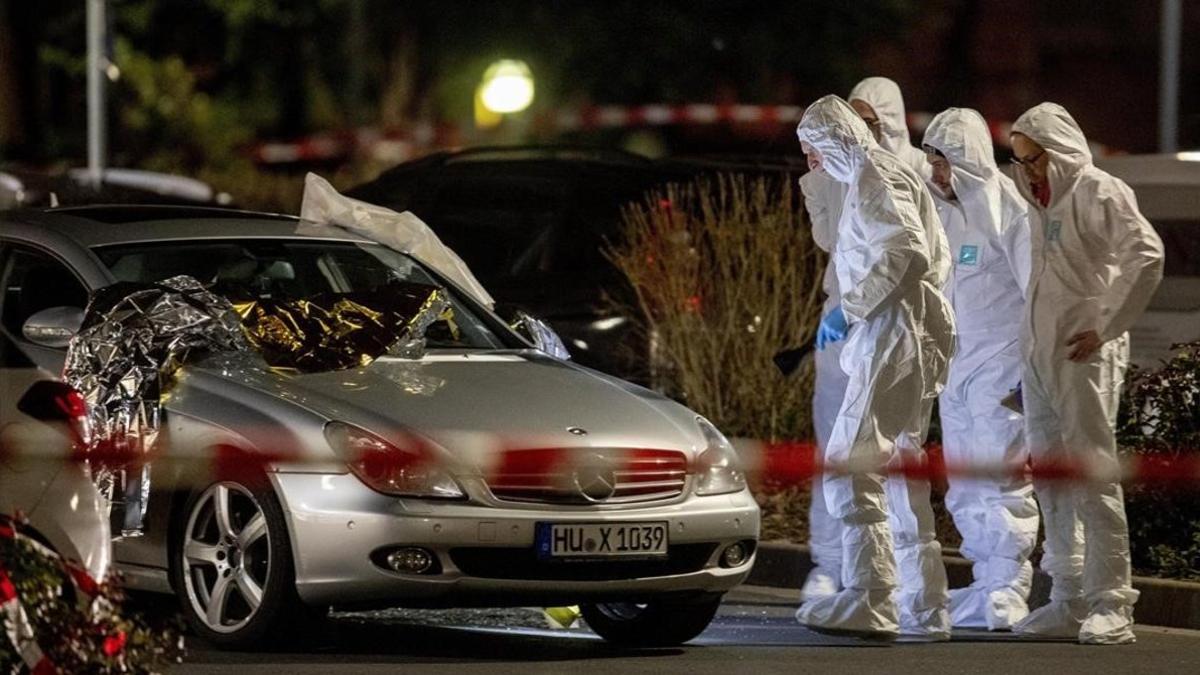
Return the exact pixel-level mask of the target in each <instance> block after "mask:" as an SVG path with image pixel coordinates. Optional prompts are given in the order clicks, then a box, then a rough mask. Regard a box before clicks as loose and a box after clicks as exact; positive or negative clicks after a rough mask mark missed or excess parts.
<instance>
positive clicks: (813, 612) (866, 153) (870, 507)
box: [796, 96, 954, 639]
mask: <svg viewBox="0 0 1200 675" xmlns="http://www.w3.org/2000/svg"><path fill="white" fill-rule="evenodd" d="M796 133H797V136H798V137H799V139H800V141H801V142H802V143H805V144H808V145H809V146H811V147H812V148H813V149H814V150H815V151H817V152H818V153H819V154H820V156H821V160H822V168H823V170H824V172H825V173H827V174H828V175H829V176H831V177H832V178H834V179H835V180H837V181H839V182H842V183H844V184H845V185H846V186H847V194H846V201H845V202H844V204H843V209H842V217H841V221H840V223H839V225H838V237H837V245H836V247H835V250H834V259H835V261H836V266H837V276H838V287H839V290H840V296H841V307H842V311H843V312H844V313H845V315H846V317H847V318H848V319H849V321H850V327H849V335H848V337H847V339H846V344H845V345H844V346H843V350H842V358H841V366H842V370H843V371H845V372H846V373H847V375H848V376H849V384H848V386H847V388H846V396H845V398H844V400H843V402H842V405H841V408H840V410H839V411H838V415H837V418H836V419H835V422H834V426H833V429H832V431H831V433H830V438H829V443H828V448H827V451H826V458H827V460H828V461H830V462H832V463H840V464H845V465H848V466H849V467H850V468H851V469H853V470H852V471H850V472H848V473H845V474H830V475H827V476H826V478H825V481H824V495H825V501H826V505H827V506H828V508H829V512H830V514H831V515H833V516H834V517H836V518H839V519H840V520H841V521H842V586H843V587H844V588H843V590H842V591H841V592H839V593H838V594H837V595H834V596H830V597H825V598H819V599H816V600H812V601H809V602H807V603H805V604H804V605H803V606H801V608H800V609H799V610H798V611H797V613H796V617H797V619H798V620H799V621H800V622H801V623H803V624H806V625H809V626H813V627H817V628H824V629H833V630H849V631H855V632H863V633H875V634H883V635H895V634H896V633H897V632H900V633H904V634H908V635H912V636H914V637H918V638H927V639H948V637H949V629H950V622H949V614H948V612H947V611H946V573H945V568H944V567H943V566H942V561H941V548H940V546H939V545H938V543H937V541H936V539H935V538H934V523H933V512H932V509H931V508H930V504H929V483H928V481H925V480H905V479H903V478H892V479H889V480H886V481H885V480H884V476H883V475H882V472H883V471H884V469H885V468H886V467H887V465H888V464H889V463H898V462H903V463H904V464H906V465H907V464H912V463H919V462H921V461H923V460H924V455H923V451H922V449H921V443H922V441H923V440H924V435H925V432H926V430H927V427H928V422H929V414H930V409H931V407H932V402H933V400H934V397H936V396H937V393H938V391H939V390H940V388H941V386H942V385H943V384H944V383H945V376H946V370H947V363H948V361H949V359H950V357H951V355H952V353H953V350H954V318H953V316H952V312H951V309H950V306H949V303H947V301H946V299H945V297H943V296H942V294H941V292H940V291H939V290H938V289H939V288H941V287H942V285H943V284H944V283H945V281H946V278H947V276H948V275H949V271H950V259H949V251H948V249H947V245H946V238H945V235H944V233H943V232H942V228H941V225H940V223H939V222H938V219H937V213H936V207H935V206H934V203H933V198H932V197H931V196H930V194H929V191H928V190H927V189H926V187H925V185H924V180H923V179H922V177H921V176H919V175H918V174H917V173H916V172H915V171H913V170H912V169H911V168H910V167H908V166H907V165H906V164H905V163H904V162H902V161H901V160H899V159H898V158H897V157H896V156H895V155H893V154H892V153H890V152H887V151H886V150H884V149H883V148H881V147H880V146H879V144H878V143H876V142H875V139H874V138H873V137H872V135H871V132H870V131H869V130H868V128H867V125H866V124H865V123H864V122H863V121H862V119H861V118H859V116H858V115H857V114H856V113H855V112H854V110H853V108H851V107H850V106H849V105H848V104H847V103H846V102H845V101H844V100H842V99H840V98H838V97H836V96H826V97H824V98H821V99H820V100H818V101H817V102H816V103H814V104H812V105H811V106H810V107H809V108H808V109H807V110H806V111H805V113H804V117H803V118H802V119H801V121H800V125H799V126H798V127H797V130H796ZM889 521H890V524H891V528H889ZM892 529H894V530H895V557H894V558H893V541H892V532H891V530H892ZM897 565H898V566H899V568H900V575H901V579H902V583H901V587H900V589H899V591H898V592H897V593H896V594H895V597H893V590H895V587H896V567H897Z"/></svg>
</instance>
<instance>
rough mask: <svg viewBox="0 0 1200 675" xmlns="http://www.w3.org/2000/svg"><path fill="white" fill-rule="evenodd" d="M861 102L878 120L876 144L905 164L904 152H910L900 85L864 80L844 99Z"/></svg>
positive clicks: (910, 143)
mask: <svg viewBox="0 0 1200 675" xmlns="http://www.w3.org/2000/svg"><path fill="white" fill-rule="evenodd" d="M854 99H858V100H860V101H864V102H866V103H867V104H869V105H870V106H871V108H872V109H874V110H875V114H876V115H878V116H879V127H880V131H881V132H882V133H881V134H880V139H879V144H880V145H882V146H883V149H884V150H887V151H888V152H891V153H893V154H895V155H897V156H899V157H900V158H901V159H905V160H907V159H908V157H907V154H908V153H909V150H908V149H913V146H912V140H911V139H910V138H909V136H908V120H907V119H906V116H905V111H904V96H903V95H902V94H901V93H900V85H898V84H896V83H895V82H894V81H892V80H890V79H888V78H886V77H868V78H867V79H865V80H863V81H862V82H859V83H858V84H857V85H855V87H854V89H852V90H851V91H850V97H849V98H848V99H847V100H849V101H853V100H854ZM914 168H916V167H914Z"/></svg>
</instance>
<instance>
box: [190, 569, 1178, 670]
mask: <svg viewBox="0 0 1200 675" xmlns="http://www.w3.org/2000/svg"><path fill="white" fill-rule="evenodd" d="M795 595H796V593H795V592H785V591H780V590H778V589H769V588H762V587H745V588H742V589H739V590H737V591H735V592H734V593H731V594H730V595H729V596H728V599H727V601H726V603H725V606H724V607H723V608H722V611H721V613H720V615H718V617H717V620H716V621H715V622H714V623H713V625H712V626H711V627H710V628H709V629H708V631H706V632H705V633H704V634H703V635H701V636H700V638H698V639H697V640H695V641H694V642H692V643H690V644H688V645H686V646H684V647H680V648H676V649H660V650H646V651H627V650H619V649H614V648H611V647H608V646H607V645H606V644H605V643H603V642H602V641H600V640H599V638H597V637H595V636H594V635H593V634H592V633H591V632H589V631H588V630H587V629H586V628H573V629H570V630H549V629H547V628H546V627H545V626H546V624H545V620H544V618H543V617H542V615H541V613H540V612H537V611H534V610H527V609H517V610H512V609H509V610H470V611H467V610H456V611H446V612H432V611H388V612H375V613H370V614H348V615H342V616H340V617H339V618H338V619H337V621H336V624H335V625H336V628H335V629H334V630H335V633H336V635H335V636H332V637H331V638H330V639H329V640H328V641H327V642H326V643H325V644H314V645H312V647H311V649H309V650H308V651H276V652H266V653H229V652H220V651H216V650H214V649H213V648H212V647H209V646H207V645H205V644H203V643H200V642H198V641H196V640H194V639H193V640H191V641H190V642H189V645H188V648H189V652H188V657H187V659H186V662H185V663H184V664H183V665H180V666H178V667H177V668H175V669H173V670H172V671H171V672H172V673H178V674H181V675H182V674H189V675H191V674H196V675H199V674H201V673H206V674H207V673H238V674H239V675H240V674H242V673H289V674H290V673H295V674H307V673H313V674H316V673H321V674H325V673H396V672H403V673H405V674H406V675H407V674H409V673H455V674H456V675H457V674H459V673H520V674H521V675H534V674H536V673H555V674H556V675H561V674H562V673H570V672H580V673H582V672H587V673H589V674H590V673H614V674H616V673H621V674H625V673H653V674H655V675H662V674H663V673H688V674H689V675H708V674H709V673H712V674H714V675H718V674H719V675H730V673H755V674H756V675H757V674H758V673H789V674H793V673H803V672H814V673H846V674H847V675H848V674H850V673H854V674H855V675H857V674H859V673H888V674H889V675H900V674H903V673H919V674H920V675H930V674H931V673H977V672H978V673H1004V674H1005V675H1008V674H1010V673H1011V674H1017V675H1027V674H1034V673H1036V674H1048V675H1072V674H1075V673H1079V674H1081V675H1082V674H1085V673H1086V674H1089V675H1090V674H1094V673H1099V672H1104V673H1154V674H1156V675H1159V674H1163V673H1189V674H1191V675H1195V674H1196V673H1200V631H1185V630H1176V629H1168V628H1155V627H1150V626H1141V627H1139V629H1138V641H1137V643H1136V644H1134V645H1128V646H1122V647H1084V646H1081V645H1077V644H1075V643H1073V642H1053V641H1045V642H1040V641H1028V640H1016V639H1014V638H1012V637H1009V636H1003V635H992V634H988V633H986V632H983V633H963V634H961V635H959V634H956V635H955V637H954V640H952V641H951V642H949V643H942V644H891V645H886V644H868V643H861V642H858V641H855V640H851V639H842V638H831V637H827V636H822V635H818V634H816V633H813V632H810V631H808V630H806V629H804V628H802V627H800V626H799V625H797V624H796V623H795V621H794V619H793V618H792V613H793V612H794V611H795V600H794V598H795Z"/></svg>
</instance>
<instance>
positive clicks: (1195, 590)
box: [745, 541, 1200, 630]
mask: <svg viewBox="0 0 1200 675" xmlns="http://www.w3.org/2000/svg"><path fill="white" fill-rule="evenodd" d="M755 557H756V560H755V563H754V568H753V569H752V570H751V571H750V576H749V577H748V578H747V579H746V581H745V583H747V584H753V585H756V586H774V587H776V588H794V589H796V592H797V594H798V593H799V591H800V586H801V585H802V584H803V583H804V578H805V576H807V575H808V571H809V570H810V569H812V566H813V564H812V559H811V557H810V556H809V550H808V547H807V546H803V545H800V544H793V543H791V542H786V541H767V542H762V543H760V544H759V546H758V550H757V551H756V552H755ZM943 560H945V562H946V576H947V577H948V578H949V579H950V587H951V588H960V587H962V586H966V585H968V584H970V582H971V563H970V561H968V560H966V559H965V558H960V557H958V556H954V555H946V556H944V557H943ZM1133 587H1134V588H1136V589H1137V590H1138V591H1140V592H1141V597H1139V598H1138V602H1137V605H1136V606H1135V608H1134V615H1135V617H1136V618H1137V622H1138V623H1140V624H1148V625H1152V626H1166V627H1169V628H1190V629H1193V630H1200V583H1192V582H1187V581H1172V580H1169V579H1155V578H1152V577H1134V578H1133ZM1049 597H1050V578H1049V577H1047V576H1046V575H1045V574H1043V573H1042V572H1041V571H1040V570H1037V571H1035V572H1034V575H1033V591H1032V592H1031V593H1030V597H1029V605H1030V607H1040V606H1041V605H1044V604H1045V603H1046V602H1047V601H1048V600H1049ZM798 602H799V598H798V597H797V603H798Z"/></svg>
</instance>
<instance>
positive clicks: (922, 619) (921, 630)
mask: <svg viewBox="0 0 1200 675" xmlns="http://www.w3.org/2000/svg"><path fill="white" fill-rule="evenodd" d="M950 627H951V624H950V612H949V611H947V609H946V608H945V607H933V608H931V609H926V610H922V611H919V612H915V613H914V612H910V611H907V610H906V609H905V608H904V607H901V608H900V638H899V641H900V642H947V641H949V640H950Z"/></svg>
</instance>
